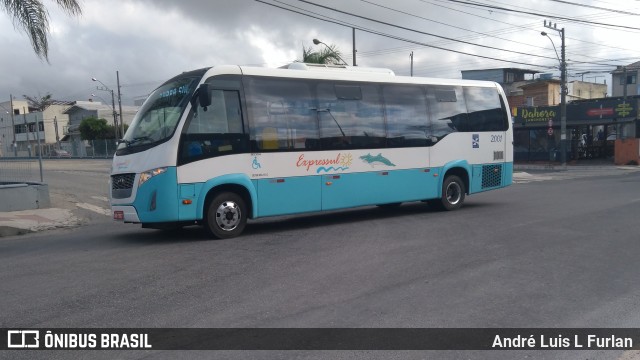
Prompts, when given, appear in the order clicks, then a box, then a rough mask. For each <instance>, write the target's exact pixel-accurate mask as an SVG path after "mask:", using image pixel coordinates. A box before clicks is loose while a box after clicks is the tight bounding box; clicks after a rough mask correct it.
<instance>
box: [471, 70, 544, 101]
mask: <svg viewBox="0 0 640 360" xmlns="http://www.w3.org/2000/svg"><path fill="white" fill-rule="evenodd" d="M538 73H539V71H535V70H527V69H518V68H499V69H481V70H462V78H463V79H465V80H484V81H494V82H497V83H498V84H500V85H501V86H502V88H503V89H504V93H505V94H506V95H507V97H510V96H517V95H520V94H521V93H522V90H521V89H520V86H521V85H524V84H526V83H528V82H530V81H531V80H533V78H534V76H535V74H538Z"/></svg>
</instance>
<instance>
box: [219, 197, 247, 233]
mask: <svg viewBox="0 0 640 360" xmlns="http://www.w3.org/2000/svg"><path fill="white" fill-rule="evenodd" d="M241 218H242V213H241V212H240V207H239V206H238V204H236V203H235V202H233V201H225V202H222V203H221V204H220V206H218V209H216V224H218V227H219V228H220V229H222V230H224V231H233V230H235V228H237V227H238V225H240V219H241Z"/></svg>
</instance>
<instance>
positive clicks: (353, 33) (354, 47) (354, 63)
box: [120, 28, 358, 112]
mask: <svg viewBox="0 0 640 360" xmlns="http://www.w3.org/2000/svg"><path fill="white" fill-rule="evenodd" d="M351 30H352V35H353V66H358V65H356V28H351ZM120 112H122V111H120Z"/></svg>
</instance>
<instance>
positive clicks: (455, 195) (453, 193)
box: [446, 182, 462, 205]
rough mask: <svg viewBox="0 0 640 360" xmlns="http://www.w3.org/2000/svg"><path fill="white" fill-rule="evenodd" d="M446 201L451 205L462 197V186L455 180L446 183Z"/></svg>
mask: <svg viewBox="0 0 640 360" xmlns="http://www.w3.org/2000/svg"><path fill="white" fill-rule="evenodd" d="M446 194H447V202H448V203H449V204H451V205H456V204H458V203H459V202H460V199H461V198H462V188H461V187H460V184H458V183H457V182H452V183H450V184H449V185H447V193H446Z"/></svg>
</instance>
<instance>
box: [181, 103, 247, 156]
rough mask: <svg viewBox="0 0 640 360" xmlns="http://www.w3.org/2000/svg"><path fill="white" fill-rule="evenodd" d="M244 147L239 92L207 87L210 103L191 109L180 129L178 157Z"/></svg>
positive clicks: (219, 153)
mask: <svg viewBox="0 0 640 360" xmlns="http://www.w3.org/2000/svg"><path fill="white" fill-rule="evenodd" d="M246 150H247V146H246V138H245V135H244V133H243V126H242V112H241V107H240V95H239V92H238V91H235V90H211V106H209V107H208V108H207V111H204V109H203V108H197V109H195V111H194V113H193V116H192V118H191V119H190V122H189V124H188V127H187V129H186V131H184V132H183V136H182V145H181V149H180V157H181V159H183V160H187V161H190V160H198V159H203V158H210V157H215V156H219V155H226V154H234V153H240V152H244V151H246Z"/></svg>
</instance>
